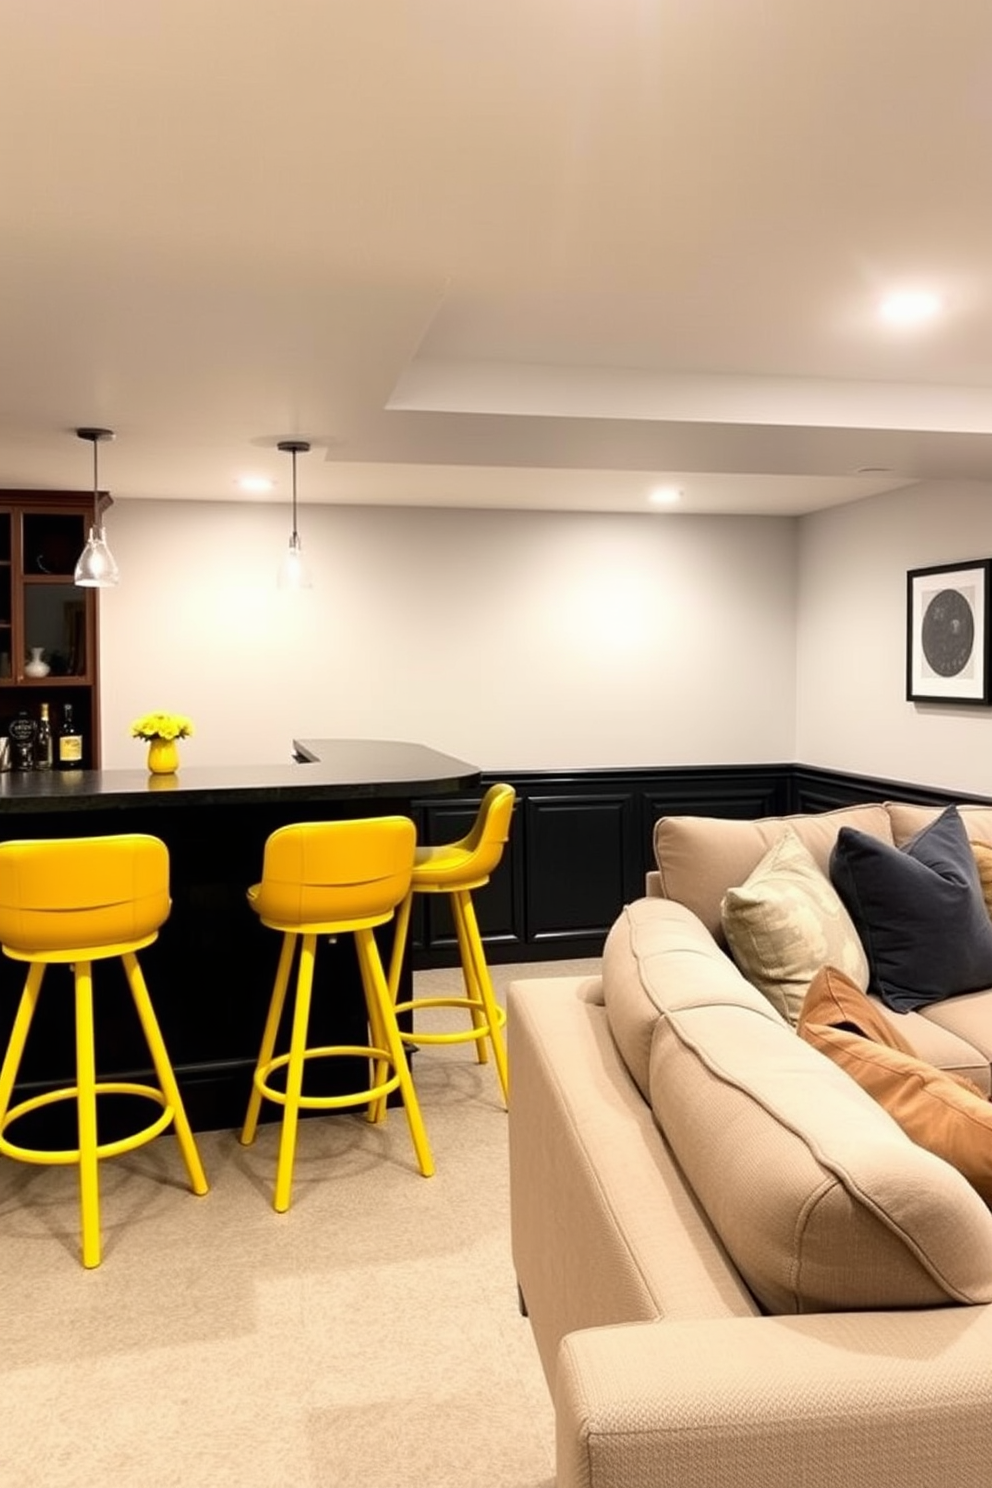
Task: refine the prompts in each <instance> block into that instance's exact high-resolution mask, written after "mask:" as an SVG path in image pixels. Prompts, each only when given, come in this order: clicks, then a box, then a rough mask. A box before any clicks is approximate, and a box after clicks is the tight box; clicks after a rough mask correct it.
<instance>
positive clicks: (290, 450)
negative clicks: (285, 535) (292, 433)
mask: <svg viewBox="0 0 992 1488" xmlns="http://www.w3.org/2000/svg"><path fill="white" fill-rule="evenodd" d="M276 448H277V449H280V450H283V451H284V452H285V453H286V454H291V455H292V456H293V530H292V532H291V533H290V537H289V548H288V549H287V551H286V553H285V555H284V557H283V560H282V562H281V563H280V565H279V579H278V582H279V588H280V589H311V588H312V587H313V581H312V580H311V578H310V575H309V573H308V571H307V569H306V566H305V564H304V562H303V544H302V543H301V542H300V534H299V533H298V532H297V530H296V456H297V455H298V454H306V452H307V450H308V449H309V448H310V446H309V444H307V443H306V442H305V441H304V440H302V439H283V440H281V441H280V443H279V444H278V445H277V446H276Z"/></svg>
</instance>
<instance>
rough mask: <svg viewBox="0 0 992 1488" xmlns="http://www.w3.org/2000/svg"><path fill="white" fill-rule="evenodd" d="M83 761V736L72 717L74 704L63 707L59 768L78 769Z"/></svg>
mask: <svg viewBox="0 0 992 1488" xmlns="http://www.w3.org/2000/svg"><path fill="white" fill-rule="evenodd" d="M82 763H83V736H82V734H81V733H80V732H79V730H78V728H77V727H76V725H75V723H74V722H73V719H72V704H71V703H66V704H65V706H64V707H63V709H62V726H61V728H60V729H59V769H60V770H78V769H80V768H81V766H82Z"/></svg>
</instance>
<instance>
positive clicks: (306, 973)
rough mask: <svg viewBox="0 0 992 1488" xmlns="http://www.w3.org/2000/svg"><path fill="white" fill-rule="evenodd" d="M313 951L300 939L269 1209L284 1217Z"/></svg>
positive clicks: (311, 941)
mask: <svg viewBox="0 0 992 1488" xmlns="http://www.w3.org/2000/svg"><path fill="white" fill-rule="evenodd" d="M316 950H317V937H316V935H312V934H308V935H304V937H303V943H302V945H301V947H300V969H299V972H298V974H297V978H296V1003H295V1006H294V1008H293V1032H292V1035H291V1037H290V1045H289V1063H288V1064H287V1066H286V1104H285V1106H284V1108H283V1117H282V1132H281V1133H280V1136H279V1161H278V1163H277V1166H276V1191H275V1198H274V1200H273V1205H272V1207H273V1208H274V1209H275V1211H276V1213H277V1214H285V1212H286V1210H287V1209H288V1208H289V1199H290V1193H291V1191H292V1187H293V1161H294V1158H295V1157H296V1128H297V1125H298V1124H299V1116H300V1096H301V1094H302V1092H303V1056H304V1052H305V1050H306V1046H307V1025H308V1023H309V1021H310V994H311V991H312V989H313V963H314V957H315V955H316Z"/></svg>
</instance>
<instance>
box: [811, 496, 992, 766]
mask: <svg viewBox="0 0 992 1488" xmlns="http://www.w3.org/2000/svg"><path fill="white" fill-rule="evenodd" d="M990 555H992V486H989V485H984V484H977V483H958V484H951V483H936V482H933V483H927V484H921V485H919V486H915V487H912V488H910V489H908V490H905V491H902V492H890V493H888V494H886V495H883V496H875V497H871V498H870V499H868V500H866V501H860V502H856V503H854V504H852V505H849V506H844V507H836V508H833V509H832V510H830V511H824V512H818V513H816V514H815V515H811V516H808V517H803V518H802V519H801V521H800V523H799V559H798V612H797V613H798V623H797V650H798V685H797V729H796V757H797V758H798V759H800V760H802V761H803V763H805V764H810V765H823V766H827V767H830V768H834V769H838V770H849V771H853V772H855V773H857V774H863V775H877V776H882V777H883V778H886V779H890V780H903V781H908V782H911V783H916V784H921V783H922V784H930V785H935V786H943V787H946V788H948V789H950V790H962V791H967V792H974V793H975V794H979V795H992V709H990V708H985V707H975V706H970V707H967V706H962V705H949V704H946V703H939V704H938V703H929V704H923V703H911V702H907V701H906V574H907V572H908V571H909V570H910V569H912V568H925V567H929V566H930V565H932V564H939V563H957V562H960V561H962V560H965V559H975V558H987V557H989V556H990Z"/></svg>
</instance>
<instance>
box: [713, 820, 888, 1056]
mask: <svg viewBox="0 0 992 1488" xmlns="http://www.w3.org/2000/svg"><path fill="white" fill-rule="evenodd" d="M720 913H721V919H722V923H723V933H724V935H725V936H726V937H727V944H728V945H729V947H730V952H731V955H732V956H733V958H734V961H735V962H736V964H737V966H738V968H739V970H740V971H741V972H742V974H743V975H744V976H745V977H746V978H747V979H748V981H749V982H751V983H752V984H753V985H754V986H755V987H757V988H758V990H759V991H760V992H763V993H764V995H765V996H766V997H767V998H768V1000H769V1002H770V1003H771V1004H772V1006H773V1007H774V1008H776V1009H777V1010H778V1012H780V1013H781V1014H782V1016H783V1017H784V1018H786V1019H788V1021H789V1022H790V1023H791V1024H793V1026H794V1025H795V1024H796V1023H798V1021H799V1014H800V1012H801V1010H802V1005H803V998H804V997H805V996H806V990H807V988H808V987H809V984H810V982H811V981H812V980H813V978H814V977H815V976H816V973H817V972H818V971H819V970H820V967H821V966H836V967H837V969H838V970H839V971H842V972H843V973H844V975H845V976H848V977H850V979H851V981H852V982H854V983H855V985H856V986H858V987H859V988H860V989H861V991H862V992H864V991H865V990H866V989H867V986H868V975H869V973H868V960H867V957H866V956H865V951H864V947H863V946H862V944H861V940H860V938H859V936H858V932H857V931H856V930H855V928H854V922H853V921H852V919H851V917H850V915H849V914H848V912H847V910H846V909H845V908H844V905H843V904H842V903H841V900H840V896H839V895H838V894H837V891H836V889H835V888H834V886H833V884H832V883H831V882H830V880H829V878H828V877H827V876H826V874H825V873H824V872H823V871H822V870H821V869H820V868H819V867H818V866H817V864H816V861H815V860H814V858H813V857H812V855H811V853H810V852H809V851H808V849H807V848H805V847H804V846H803V844H802V843H801V842H800V840H799V838H798V837H797V836H796V834H795V832H793V831H792V829H791V828H789V829H788V830H787V831H786V832H785V834H784V835H783V836H782V837H780V838H779V840H778V842H776V843H775V844H774V845H773V846H772V847H771V848H769V850H768V852H767V853H766V854H765V856H764V857H763V858H762V859H761V862H760V863H759V864H758V865H757V867H756V868H755V869H754V872H753V873H751V874H750V876H749V877H748V878H747V879H746V881H745V882H744V883H743V884H741V886H740V887H739V888H733V889H728V890H727V892H726V894H725V895H724V897H723V902H722V904H721V907H720Z"/></svg>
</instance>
